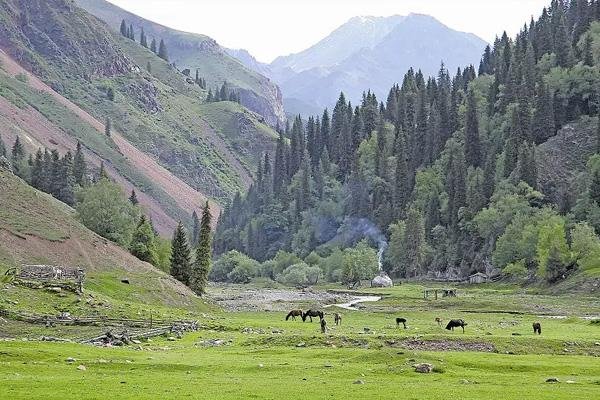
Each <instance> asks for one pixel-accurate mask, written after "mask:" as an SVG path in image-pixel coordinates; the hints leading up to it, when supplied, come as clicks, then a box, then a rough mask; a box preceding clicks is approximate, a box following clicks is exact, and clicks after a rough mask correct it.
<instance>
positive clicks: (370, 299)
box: [323, 296, 381, 310]
mask: <svg viewBox="0 0 600 400" xmlns="http://www.w3.org/2000/svg"><path fill="white" fill-rule="evenodd" d="M379 300H381V296H356V297H353V298H352V300H350V301H349V302H347V303H339V304H329V305H326V306H323V308H329V307H339V308H343V309H345V310H356V307H355V306H356V305H357V304H360V303H369V302H375V301H379Z"/></svg>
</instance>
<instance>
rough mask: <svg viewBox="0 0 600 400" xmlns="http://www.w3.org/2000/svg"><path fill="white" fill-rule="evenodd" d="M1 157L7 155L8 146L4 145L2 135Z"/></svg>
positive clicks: (0, 140) (0, 141) (0, 138)
mask: <svg viewBox="0 0 600 400" xmlns="http://www.w3.org/2000/svg"><path fill="white" fill-rule="evenodd" d="M0 157H6V146H5V145H4V141H3V140H2V137H1V136H0Z"/></svg>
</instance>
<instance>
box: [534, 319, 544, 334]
mask: <svg viewBox="0 0 600 400" xmlns="http://www.w3.org/2000/svg"><path fill="white" fill-rule="evenodd" d="M536 333H537V334H538V335H541V334H542V324H540V323H539V322H534V323H533V334H534V335H535V334H536Z"/></svg>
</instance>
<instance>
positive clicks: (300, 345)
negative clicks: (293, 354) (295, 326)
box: [296, 342, 306, 347]
mask: <svg viewBox="0 0 600 400" xmlns="http://www.w3.org/2000/svg"><path fill="white" fill-rule="evenodd" d="M296 347H306V343H304V342H300V343H298V344H297V345H296Z"/></svg>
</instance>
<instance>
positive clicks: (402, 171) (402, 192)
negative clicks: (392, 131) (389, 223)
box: [393, 132, 412, 219]
mask: <svg viewBox="0 0 600 400" xmlns="http://www.w3.org/2000/svg"><path fill="white" fill-rule="evenodd" d="M405 147H406V146H405V144H404V135H403V134H402V132H400V133H399V134H398V139H397V140H396V173H395V180H394V192H393V201H394V207H395V210H396V218H397V219H400V218H402V216H403V215H404V210H405V208H406V205H407V204H408V201H409V200H410V193H411V190H412V188H411V187H410V182H411V181H412V179H411V177H410V175H409V174H410V172H409V170H408V163H407V159H406V150H405Z"/></svg>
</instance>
